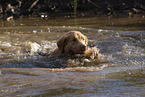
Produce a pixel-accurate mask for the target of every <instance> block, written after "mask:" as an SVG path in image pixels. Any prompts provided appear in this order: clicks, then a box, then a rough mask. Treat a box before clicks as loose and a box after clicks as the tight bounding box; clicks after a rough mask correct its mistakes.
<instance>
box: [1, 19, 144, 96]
mask: <svg viewBox="0 0 145 97" xmlns="http://www.w3.org/2000/svg"><path fill="white" fill-rule="evenodd" d="M70 30H78V31H81V32H82V33H83V34H85V35H86V36H87V37H88V38H89V40H91V41H89V47H93V46H96V45H97V46H98V48H99V49H100V57H99V59H95V60H90V59H78V58H72V57H70V56H67V57H66V56H63V55H62V56H61V55H60V56H51V57H50V56H48V57H46V56H40V55H39V54H38V53H37V52H39V51H41V52H44V53H45V52H47V51H51V50H54V49H55V48H56V41H57V39H58V38H59V37H60V36H62V35H63V34H64V33H66V32H67V31H70ZM0 33H1V35H0V48H1V50H0V71H1V76H0V96H76V97H80V96H84V97H91V96H93V97H94V96H95V97H105V96H107V97H108V96H111V97H113V96H127V97H134V96H139V97H142V96H144V95H145V93H144V88H145V84H144V83H145V76H144V75H145V71H144V70H145V49H144V48H145V19H144V18H142V17H132V18H128V17H114V18H111V19H108V18H107V17H105V18H104V17H93V18H67V19H66V18H65V19H64V18H63V19H62V18H58V19H52V18H48V19H40V18H22V19H18V20H13V21H2V20H1V22H0ZM33 47H34V48H35V49H32V48H33ZM31 50H33V52H32V51H31ZM84 60H86V61H84ZM88 60H89V62H88Z"/></svg>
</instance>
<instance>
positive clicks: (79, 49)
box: [57, 31, 88, 55]
mask: <svg viewBox="0 0 145 97" xmlns="http://www.w3.org/2000/svg"><path fill="white" fill-rule="evenodd" d="M57 46H58V49H59V50H60V52H61V53H64V54H72V55H74V54H84V53H85V51H86V50H87V48H88V38H87V37H86V36H85V35H83V34H82V33H81V32H79V31H69V32H67V33H66V34H64V35H63V36H62V37H61V38H60V39H59V40H58V42H57Z"/></svg>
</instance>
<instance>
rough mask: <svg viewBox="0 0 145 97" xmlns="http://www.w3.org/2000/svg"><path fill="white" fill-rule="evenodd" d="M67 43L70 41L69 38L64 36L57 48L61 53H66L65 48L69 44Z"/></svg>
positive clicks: (58, 42)
mask: <svg viewBox="0 0 145 97" xmlns="http://www.w3.org/2000/svg"><path fill="white" fill-rule="evenodd" d="M67 41H68V37H67V35H64V36H62V37H61V38H60V39H59V40H58V41H57V46H58V49H59V50H60V51H61V53H64V52H65V50H64V48H65V46H66V44H67Z"/></svg>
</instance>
